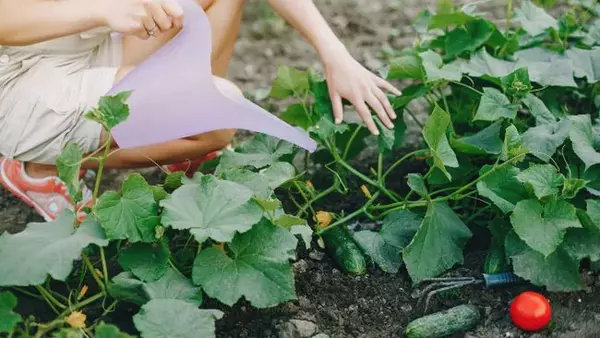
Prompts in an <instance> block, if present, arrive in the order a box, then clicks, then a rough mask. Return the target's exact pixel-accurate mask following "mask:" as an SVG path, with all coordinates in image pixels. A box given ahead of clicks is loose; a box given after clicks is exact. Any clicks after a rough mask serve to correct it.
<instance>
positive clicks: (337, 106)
mask: <svg viewBox="0 0 600 338" xmlns="http://www.w3.org/2000/svg"><path fill="white" fill-rule="evenodd" d="M329 97H330V99H331V105H332V107H333V118H334V120H335V123H336V124H340V123H342V121H343V120H344V106H343V105H342V97H341V96H340V94H338V93H337V92H335V91H332V90H331V89H330V90H329Z"/></svg>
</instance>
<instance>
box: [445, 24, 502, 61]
mask: <svg viewBox="0 0 600 338" xmlns="http://www.w3.org/2000/svg"><path fill="white" fill-rule="evenodd" d="M494 28H495V27H494V25H493V24H492V23H491V22H489V21H487V20H484V19H477V20H473V21H471V22H469V23H468V24H467V25H465V26H459V27H456V28H455V29H453V30H452V31H450V32H448V34H446V36H445V38H444V40H445V47H446V48H445V51H446V55H445V56H446V57H447V58H449V59H452V58H454V57H456V56H460V55H461V54H463V53H465V52H470V53H472V52H474V51H475V50H476V49H478V48H479V47H481V46H483V45H484V44H485V43H486V42H487V41H488V40H489V39H490V38H491V37H492V35H493V34H494Z"/></svg>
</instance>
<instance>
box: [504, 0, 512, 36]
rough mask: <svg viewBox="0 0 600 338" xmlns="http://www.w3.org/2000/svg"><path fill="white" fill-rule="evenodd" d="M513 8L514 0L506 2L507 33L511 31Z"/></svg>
mask: <svg viewBox="0 0 600 338" xmlns="http://www.w3.org/2000/svg"><path fill="white" fill-rule="evenodd" d="M512 7H513V0H508V1H506V28H505V31H506V32H508V30H509V29H510V19H511V18H512Z"/></svg>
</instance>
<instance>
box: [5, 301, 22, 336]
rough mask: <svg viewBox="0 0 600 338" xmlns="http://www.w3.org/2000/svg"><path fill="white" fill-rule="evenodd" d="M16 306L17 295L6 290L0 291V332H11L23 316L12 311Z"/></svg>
mask: <svg viewBox="0 0 600 338" xmlns="http://www.w3.org/2000/svg"><path fill="white" fill-rule="evenodd" d="M15 307H17V297H15V295H13V294H12V293H10V292H8V291H4V292H1V293H0V333H11V332H12V331H13V330H14V329H15V326H16V325H17V324H18V323H20V322H21V321H22V320H23V318H21V315H19V314H18V313H15V312H13V310H14V308H15Z"/></svg>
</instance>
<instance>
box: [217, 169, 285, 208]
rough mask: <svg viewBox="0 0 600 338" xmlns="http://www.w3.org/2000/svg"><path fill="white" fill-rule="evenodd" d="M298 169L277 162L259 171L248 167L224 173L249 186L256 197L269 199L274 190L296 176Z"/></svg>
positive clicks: (230, 178) (224, 176)
mask: <svg viewBox="0 0 600 338" xmlns="http://www.w3.org/2000/svg"><path fill="white" fill-rule="evenodd" d="M295 174H296V169H295V168H294V166H293V165H291V164H289V163H287V162H277V163H275V164H273V165H272V166H269V167H268V168H266V169H265V170H262V171H260V172H258V173H255V172H252V171H250V170H246V169H239V168H238V169H232V170H229V171H226V172H225V173H224V174H223V178H224V179H226V180H227V181H232V182H236V183H239V184H242V185H244V186H246V187H248V188H249V189H250V190H252V191H253V192H254V195H255V196H256V197H259V198H262V199H267V198H269V197H271V195H272V194H273V191H274V190H275V189H276V188H278V187H279V186H281V185H282V184H284V183H285V182H287V181H289V180H291V179H293V178H294V175H295Z"/></svg>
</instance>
